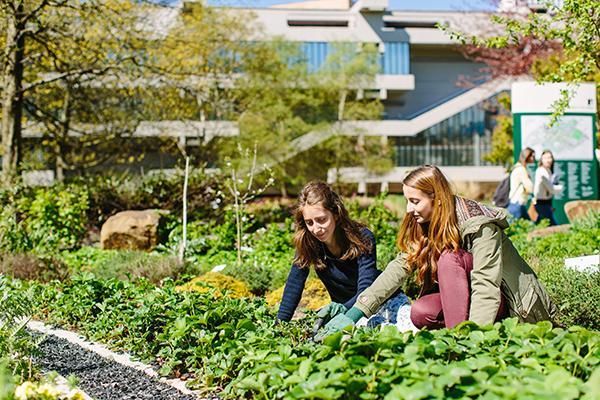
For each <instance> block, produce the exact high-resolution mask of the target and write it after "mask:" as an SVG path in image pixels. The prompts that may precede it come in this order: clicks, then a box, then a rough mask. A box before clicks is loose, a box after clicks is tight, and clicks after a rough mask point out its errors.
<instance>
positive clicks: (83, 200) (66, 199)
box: [0, 185, 88, 254]
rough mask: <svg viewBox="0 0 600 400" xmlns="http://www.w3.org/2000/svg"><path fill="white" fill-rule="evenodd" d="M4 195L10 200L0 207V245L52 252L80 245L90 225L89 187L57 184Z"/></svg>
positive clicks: (42, 252) (17, 248) (0, 246)
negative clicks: (88, 221)
mask: <svg viewBox="0 0 600 400" xmlns="http://www.w3.org/2000/svg"><path fill="white" fill-rule="evenodd" d="M0 197H6V199H7V200H8V201H9V202H8V203H7V204H8V206H7V207H4V208H3V209H2V210H1V211H0V228H1V229H0V232H2V233H0V249H3V250H5V251H8V252H27V251H34V252H36V253H39V254H50V253H53V252H54V251H56V250H62V249H73V248H76V247H78V246H79V245H80V243H81V241H82V239H83V237H84V234H85V231H86V225H87V217H86V212H87V209H88V192H87V190H86V189H85V188H81V187H76V188H73V187H68V186H64V185H56V186H52V187H49V188H37V189H19V190H15V191H13V192H9V193H8V194H7V192H6V191H4V193H3V195H2V196H0Z"/></svg>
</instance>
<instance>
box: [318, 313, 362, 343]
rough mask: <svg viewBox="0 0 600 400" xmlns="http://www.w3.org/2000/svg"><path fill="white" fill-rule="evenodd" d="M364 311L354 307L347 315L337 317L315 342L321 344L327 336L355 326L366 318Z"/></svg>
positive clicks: (320, 332) (326, 326)
mask: <svg viewBox="0 0 600 400" xmlns="http://www.w3.org/2000/svg"><path fill="white" fill-rule="evenodd" d="M364 316H365V315H364V314H363V312H362V311H360V310H359V309H358V308H356V307H352V308H351V309H349V310H348V311H346V313H345V314H338V315H336V316H335V317H334V318H333V319H332V320H331V321H329V322H328V323H327V324H326V325H325V326H324V327H323V329H321V330H320V331H319V332H318V333H317V334H316V335H315V337H314V340H315V342H320V341H322V340H323V339H325V338H326V337H327V336H329V335H331V334H333V333H336V332H339V331H341V330H342V329H344V328H345V327H347V326H354V324H355V323H356V322H357V321H358V320H359V319H361V318H362V317H364Z"/></svg>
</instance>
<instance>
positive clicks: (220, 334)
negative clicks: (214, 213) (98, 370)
mask: <svg viewBox="0 0 600 400" xmlns="http://www.w3.org/2000/svg"><path fill="white" fill-rule="evenodd" d="M33 289H34V291H35V293H37V296H36V301H35V304H36V305H37V307H38V310H39V312H40V314H41V315H42V316H44V317H45V318H46V319H48V320H49V321H51V322H54V323H61V324H66V325H68V326H72V327H76V328H78V329H79V330H80V331H81V332H82V333H84V334H86V335H87V336H89V337H91V338H92V339H96V340H102V341H103V342H105V343H108V344H109V345H111V346H113V347H117V348H120V349H123V350H127V351H129V352H131V353H133V354H135V355H137V356H138V357H141V358H142V359H155V360H157V361H158V362H159V364H160V365H161V373H163V374H171V375H179V374H183V373H188V374H190V376H189V377H190V381H191V383H192V385H193V386H196V387H200V388H202V389H203V390H204V391H216V390H220V389H223V392H222V393H220V397H222V398H224V399H230V398H256V399H273V398H319V399H334V398H347V399H358V398H362V399H365V398H367V399H376V398H399V397H400V398H415V399H416V398H480V397H487V398H507V399H521V398H545V397H550V398H561V399H562V398H564V399H576V398H581V397H583V396H585V395H590V396H591V393H593V390H595V389H594V386H593V382H595V381H596V380H597V376H596V373H595V372H594V371H595V370H597V369H598V368H599V366H600V336H599V335H598V333H597V332H593V331H589V330H586V329H584V328H579V327H573V328H570V329H568V330H565V329H560V328H554V329H553V328H552V326H551V324H550V323H548V322H541V323H538V324H537V325H531V324H518V323H517V321H516V320H515V319H508V320H505V321H503V322H502V323H496V324H495V325H493V326H486V327H477V326H476V325H475V324H473V323H470V322H466V323H463V324H461V325H459V326H458V327H456V328H454V329H452V330H447V329H441V330H438V331H432V332H430V331H421V332H418V333H416V334H412V333H409V332H407V333H400V332H398V331H397V330H396V329H395V328H394V327H387V328H384V329H383V330H369V329H360V330H356V331H354V332H352V333H351V335H350V337H349V338H347V339H343V335H344V333H343V332H340V333H338V334H335V335H333V336H331V337H329V338H327V339H326V340H325V341H324V343H322V344H317V343H314V342H311V341H307V340H306V339H308V326H309V322H310V319H307V320H305V321H303V322H302V323H300V324H298V323H281V324H279V325H275V326H274V325H273V324H272V321H273V318H274V315H273V314H272V311H270V310H269V308H267V307H266V306H265V304H264V302H263V301H262V300H239V299H227V298H220V299H215V298H214V296H213V294H212V293H207V294H198V293H187V292H178V291H176V290H175V286H174V283H173V282H170V281H166V282H164V285H163V286H162V287H161V288H157V287H154V286H152V285H149V284H148V283H147V282H144V281H139V282H137V283H135V284H134V283H127V282H121V281H116V280H107V281H103V280H98V279H96V278H94V277H92V276H80V277H75V278H74V279H73V280H72V281H71V282H66V283H63V284H58V283H55V284H52V285H45V286H40V285H36V286H35V287H34V288H33ZM586 382H589V383H586ZM553 396H554V397H553ZM590 398H592V397H590Z"/></svg>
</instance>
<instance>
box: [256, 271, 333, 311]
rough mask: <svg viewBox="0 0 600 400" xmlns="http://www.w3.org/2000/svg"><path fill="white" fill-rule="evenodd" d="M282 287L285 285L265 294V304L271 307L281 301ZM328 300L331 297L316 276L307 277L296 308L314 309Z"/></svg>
mask: <svg viewBox="0 0 600 400" xmlns="http://www.w3.org/2000/svg"><path fill="white" fill-rule="evenodd" d="M284 288H285V286H282V287H280V288H279V289H277V290H274V291H273V292H271V293H269V294H267V296H266V300H267V304H268V305H270V306H271V307H274V306H276V305H277V304H279V303H281V298H282V297H283V290H284ZM330 302H331V298H330V297H329V293H327V289H325V286H323V283H322V282H321V280H320V279H318V278H309V279H307V281H306V285H305V286H304V291H303V292H302V298H301V299H300V303H299V304H298V308H306V309H309V310H315V311H316V310H318V309H320V308H321V307H323V306H325V305H327V304H329V303H330Z"/></svg>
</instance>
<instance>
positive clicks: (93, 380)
mask: <svg viewBox="0 0 600 400" xmlns="http://www.w3.org/2000/svg"><path fill="white" fill-rule="evenodd" d="M40 350H41V353H42V355H41V356H40V357H39V359H37V360H36V364H38V365H40V367H41V368H43V369H45V370H50V371H56V372H58V373H59V374H61V375H62V376H69V375H75V376H77V378H79V385H78V386H79V387H80V388H81V389H82V390H83V391H84V392H86V393H87V394H88V395H90V396H91V397H93V398H94V399H97V400H121V399H122V400H134V399H152V400H179V399H181V400H197V399H198V398H197V397H196V396H195V395H191V394H184V393H182V392H180V391H179V390H177V389H175V388H173V387H171V386H168V385H166V384H164V383H161V382H159V381H158V380H157V379H155V378H152V377H150V376H148V375H146V374H145V373H143V372H141V371H138V370H135V369H133V368H129V367H126V366H123V365H121V364H118V363H117V362H114V361H110V360H108V359H106V358H104V357H102V356H100V355H98V354H96V353H94V352H92V351H90V350H86V349H83V348H81V347H80V346H78V345H76V344H73V343H70V342H69V341H67V340H65V339H62V338H58V337H56V336H52V335H48V336H47V337H46V338H45V339H44V340H43V341H42V343H41V344H40Z"/></svg>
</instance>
